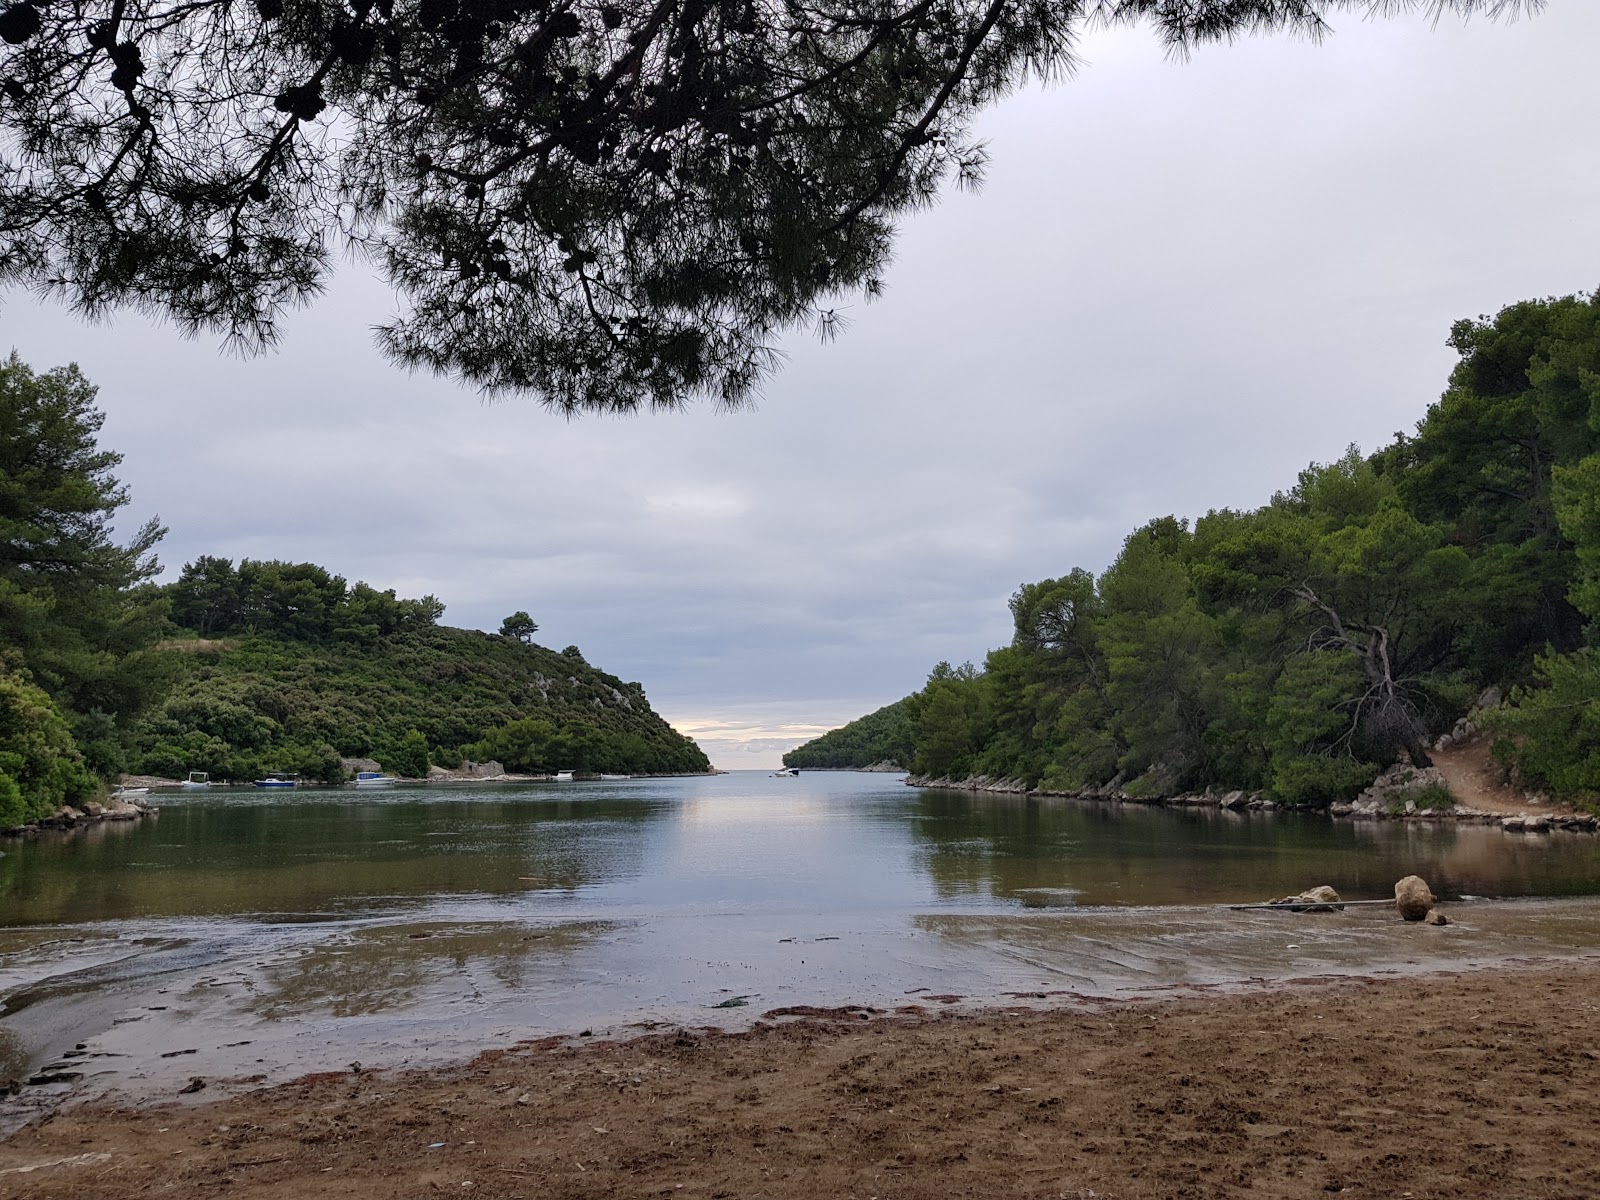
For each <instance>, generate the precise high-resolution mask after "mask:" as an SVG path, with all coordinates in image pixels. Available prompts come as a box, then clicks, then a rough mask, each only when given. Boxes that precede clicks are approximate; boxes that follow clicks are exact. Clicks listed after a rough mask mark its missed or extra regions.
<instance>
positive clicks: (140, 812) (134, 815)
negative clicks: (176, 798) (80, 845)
mask: <svg viewBox="0 0 1600 1200" xmlns="http://www.w3.org/2000/svg"><path fill="white" fill-rule="evenodd" d="M160 812H161V810H160V809H159V808H156V807H155V806H154V805H151V804H146V803H145V802H144V801H143V800H142V799H138V798H121V797H116V796H113V797H111V798H109V799H108V800H106V802H105V803H103V804H102V803H101V802H100V801H98V800H85V801H84V802H83V803H82V804H79V805H77V806H73V805H71V804H63V805H62V806H61V807H60V808H58V809H56V811H55V812H53V813H51V814H50V815H49V816H48V817H40V818H38V819H37V820H33V821H29V822H28V823H27V824H26V825H18V826H15V827H14V828H11V829H0V837H10V838H16V837H27V836H29V835H30V834H35V833H39V832H40V831H42V830H46V829H77V828H79V827H80V826H84V825H96V824H99V823H100V822H101V821H138V820H141V819H142V818H144V817H153V816H156V815H157V814H159V813H160Z"/></svg>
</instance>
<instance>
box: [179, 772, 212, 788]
mask: <svg viewBox="0 0 1600 1200" xmlns="http://www.w3.org/2000/svg"><path fill="white" fill-rule="evenodd" d="M179 786H180V787H186V788H203V787H210V786H211V776H210V775H209V774H208V773H207V772H205V771H190V772H189V778H187V779H185V780H184V781H183V783H182V784H180V785H179Z"/></svg>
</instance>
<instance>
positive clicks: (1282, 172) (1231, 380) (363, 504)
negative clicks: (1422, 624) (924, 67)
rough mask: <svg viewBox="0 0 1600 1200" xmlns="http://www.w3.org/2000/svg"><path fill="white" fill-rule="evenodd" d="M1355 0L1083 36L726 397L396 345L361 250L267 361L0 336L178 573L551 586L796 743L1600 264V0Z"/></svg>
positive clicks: (719, 719) (724, 754) (204, 346)
mask: <svg viewBox="0 0 1600 1200" xmlns="http://www.w3.org/2000/svg"><path fill="white" fill-rule="evenodd" d="M1339 24H1340V28H1339V30H1338V33H1337V35H1336V36H1335V37H1334V38H1333V39H1332V40H1330V41H1329V42H1327V43H1325V44H1324V45H1322V46H1310V45H1307V44H1304V43H1300V42H1294V41H1289V40H1283V39H1273V40H1261V41H1253V42H1246V43H1241V44H1239V45H1236V46H1233V47H1222V48H1213V49H1208V50H1206V51H1204V52H1203V53H1201V54H1199V55H1198V56H1197V57H1196V58H1195V59H1193V60H1192V61H1190V62H1188V63H1184V64H1175V63H1172V62H1169V61H1167V60H1165V59H1164V58H1163V56H1162V54H1161V51H1160V49H1159V47H1157V46H1156V45H1155V44H1154V43H1153V41H1152V40H1151V39H1150V38H1148V36H1146V35H1143V34H1138V33H1122V34H1117V35H1102V36H1097V37H1095V38H1093V39H1091V40H1090V41H1089V42H1087V43H1086V45H1085V47H1084V50H1085V54H1086V57H1087V58H1088V60H1089V62H1088V65H1087V67H1086V68H1085V69H1084V70H1083V71H1082V72H1081V73H1080V74H1079V75H1078V77H1077V78H1075V79H1073V80H1070V81H1067V82H1064V83H1060V84H1057V85H1054V86H1052V87H1050V88H1047V89H1037V88H1035V89H1030V90H1028V91H1025V92H1023V93H1021V94H1019V95H1017V96H1015V97H1014V98H1012V99H1011V100H1010V101H1008V102H1007V103H1005V104H1004V105H1002V106H1000V107H998V108H996V109H994V110H993V111H992V112H990V113H989V114H988V115H987V117H986V118H985V120H984V122H983V125H982V134H983V136H984V137H985V138H986V139H987V140H988V143H989V146H990V151H991V159H992V163H991V167H990V170H989V173H988V179H987V184H986V186H985V187H984V189H983V190H982V191H981V192H980V193H978V194H976V195H969V194H958V193H952V194H950V195H948V196H947V197H946V198H945V199H944V201H943V202H942V203H941V204H940V205H939V206H938V207H937V208H936V209H935V210H934V211H932V212H929V213H925V214H921V215H918V216H916V217H914V218H913V219H910V220H908V221H907V222H906V223H905V226H904V229H903V231H902V236H901V239H900V243H899V253H898V257H897V261H896V265H895V267H894V269H893V270H892V271H891V272H890V274H889V276H888V279H887V282H888V291H887V294H886V295H885V297H884V298H882V299H881V300H879V301H876V302H874V303H872V304H870V305H869V304H865V303H863V302H861V301H859V300H851V301H848V302H847V303H846V305H845V306H844V311H845V312H846V314H847V315H848V317H849V319H850V321H851V326H850V328H849V330H848V332H847V333H846V334H845V335H844V336H843V337H842V338H841V339H840V340H839V341H838V342H836V343H834V344H832V345H828V346H821V345H818V344H816V343H815V342H813V341H811V340H810V339H809V338H808V337H806V336H805V335H796V336H793V337H791V338H790V339H789V342H788V343H787V345H786V350H787V353H788V355H789V362H788V366H787V368H786V369H785V370H784V371H783V372H782V374H781V375H780V376H779V377H778V378H777V379H775V380H774V381H773V382H772V383H771V384H770V385H769V386H768V388H767V389H766V395H765V397H764V399H763V400H762V401H761V402H760V404H759V405H758V406H757V407H755V408H754V409H750V410H745V411H742V412H738V413H731V414H730V413H719V412H716V411H714V410H713V409H711V408H710V407H709V406H706V407H702V408H700V409H697V410H695V411H691V412H688V413H684V414H677V415H653V416H643V417H632V418H621V419H619V418H590V417H585V418H581V419H579V420H577V421H574V422H568V421H566V420H564V419H563V418H560V417H557V416H553V415H550V414H548V413H546V412H545V411H544V410H543V409H541V408H540V407H539V406H538V405H537V404H536V403H533V402H531V401H508V402H503V403H498V404H494V405H486V404H484V403H483V402H482V401H481V400H480V399H479V398H478V396H477V395H476V394H474V393H473V392H471V391H468V390H464V389H461V388H459V387H457V386H455V385H453V384H450V383H448V382H445V381H442V380H438V379H435V378H431V377H424V376H412V375H406V374H404V373H402V372H400V371H398V370H396V369H394V368H393V367H391V366H389V365H388V364H387V363H385V362H384V361H383V360H382V359H381V358H379V356H378V355H377V354H376V353H375V352H374V350H373V348H372V342H371V337H370V333H369V330H370V327H371V326H372V325H373V324H375V323H376V322H377V321H379V320H380V319H382V318H383V317H385V316H387V315H388V314H389V313H390V312H391V311H392V309H393V308H394V303H395V302H394V300H393V298H392V296H391V295H390V294H389V293H388V291H387V290H386V289H385V288H384V287H383V286H382V285H381V284H379V283H377V282H374V281H373V280H371V279H370V278H368V277H367V276H366V274H365V273H364V272H363V271H361V270H359V269H351V270H348V271H346V272H345V273H344V274H343V275H342V276H341V277H340V278H338V279H337V280H336V281H335V282H334V285H333V287H332V288H331V290H330V292H329V294H328V295H327V296H326V297H325V298H324V299H323V300H322V301H321V302H320V303H319V304H318V305H316V306H315V307H314V308H313V309H311V310H309V311H307V312H305V313H303V314H300V315H298V316H297V317H295V318H294V319H292V320H291V321H290V322H289V323H288V333H287V337H286V339H285V342H284V345H283V347H282V349H281V350H280V351H278V352H277V353H275V354H273V355H271V356H268V357H265V358H258V359H254V360H248V361H240V360H238V359H235V358H232V357H229V356H227V355H225V354H222V353H220V352H219V350H218V347H217V346H216V344H215V343H213V342H208V341H200V342H188V341H184V340H183V339H181V338H180V337H179V336H178V335H177V334H175V333H174V332H172V331H171V330H170V329H168V328H165V327H162V326H159V325H150V324H148V323H146V322H144V321H143V320H141V319H139V318H137V317H135V316H132V315H127V316H123V317H121V318H119V319H118V320H117V321H116V322H115V323H114V324H111V325H108V326H107V325H98V326H90V325H86V324H84V323H83V322H81V321H79V320H78V319H76V318H74V317H72V316H70V315H69V314H67V313H65V312H64V311H62V310H60V309H57V308H53V307H49V306H41V305H39V304H37V303H36V302H35V301H34V300H33V299H32V298H31V297H29V296H27V295H26V294H22V293H13V294H11V295H10V296H9V298H8V299H7V300H6V302H5V306H4V308H3V309H0V335H3V336H0V346H3V345H4V344H10V345H14V346H15V347H16V349H17V350H18V351H19V352H20V353H21V355H22V357H23V358H24V359H25V360H27V361H28V362H29V363H31V364H32V365H34V366H35V367H38V368H44V367H47V366H52V365H55V364H58V363H61V362H65V361H69V360H74V361H76V362H78V363H79V364H80V365H81V366H82V367H83V369H84V370H85V371H86V372H87V373H88V375H89V377H90V378H91V379H92V380H93V381H94V382H96V383H97V384H98V385H99V386H100V389H101V391H100V402H101V406H102V407H103V409H104V410H105V411H106V413H107V421H106V425H105V429H104V433H103V442H104V444H105V445H107V446H108V447H110V448H113V449H116V450H119V451H121V452H122V453H123V454H125V455H126V461H125V463H124V466H123V470H122V477H123V478H124V479H125V480H126V481H127V482H128V483H129V484H130V486H131V488H132V491H133V505H132V509H131V511H130V514H129V518H128V520H127V521H125V522H124V524H125V525H127V526H129V527H131V525H132V523H133V522H134V521H136V520H142V519H143V518H145V517H147V516H149V515H151V514H152V513H159V514H160V516H161V518H162V519H163V521H165V522H166V523H167V524H168V525H169V526H170V528H171V533H170V534H169V535H168V537H167V540H166V542H165V543H164V545H163V551H162V560H163V562H164V563H166V564H168V566H169V568H170V569H171V570H173V571H175V570H176V568H178V567H179V566H181V565H182V564H183V563H184V562H185V561H187V560H189V559H192V558H194V557H195V556H196V555H199V554H220V555H226V556H229V557H233V558H238V557H242V556H248V557H255V558H284V559H293V560H312V561H315V562H319V563H322V564H324V565H325V566H327V567H329V568H331V569H333V570H335V571H337V572H339V573H340V574H343V575H344V576H346V577H347V578H349V579H351V580H355V579H365V580H367V581H368V582H369V583H372V584H373V585H375V586H377V587H380V588H384V587H393V588H396V589H398V590H399V592H400V593H401V594H402V595H420V594H421V593H423V592H432V593H434V594H436V595H438V596H439V597H440V598H441V599H442V600H444V601H445V603H446V604H447V605H448V609H447V612H446V614H445V621H446V622H447V623H450V624H456V625H465V626H475V627H479V628H486V629H493V628H496V627H498V625H499V622H500V618H501V617H503V616H505V615H506V614H507V613H509V612H511V611H513V610H515V609H527V610H528V611H529V612H530V613H532V614H533V616H534V618H535V619H536V620H537V621H538V622H539V624H540V626H541V630H540V634H539V640H541V641H543V642H545V643H546V644H548V645H551V646H554V647H558V648H559V647H561V646H564V645H567V644H569V643H576V644H577V645H578V646H579V647H581V649H582V650H583V652H584V654H585V656H586V657H587V658H588V660H589V661H590V662H591V663H594V664H596V665H597V666H601V667H603V668H605V669H606V670H609V671H612V672H614V673H615V674H617V675H620V676H621V677H622V678H623V679H627V680H638V681H640V682H642V683H643V684H644V686H645V689H646V692H647V694H648V695H649V697H650V699H651V701H652V702H653V703H654V705H655V707H656V708H657V709H658V710H659V711H660V712H662V713H663V715H665V716H666V717H667V718H668V719H670V720H672V721H673V722H674V723H675V724H676V725H677V726H678V727H679V728H680V729H682V730H684V731H685V732H688V733H690V734H692V735H693V736H695V737H696V738H697V739H698V740H699V741H700V744H701V745H702V746H703V747H705V749H706V750H707V752H708V753H709V754H710V755H711V757H712V760H713V761H714V762H715V763H717V764H718V765H719V766H723V767H729V768H739V767H765V766H771V765H773V764H775V763H776V761H777V757H778V755H779V754H780V753H781V752H782V751H783V750H784V749H787V748H788V747H790V746H793V745H796V744H798V743H799V742H800V741H802V740H804V739H805V738H807V737H809V736H814V735H815V734H816V733H820V732H822V731H823V730H825V729H827V728H830V727H832V726H835V725H838V724H841V723H843V722H844V721H847V720H849V719H851V718H854V717H856V716H859V715H861V714H862V713H864V712H867V711H869V710H871V709H873V708H876V707H878V706H880V705H882V704H886V703H888V702H889V701H891V700H895V699H897V698H899V697H900V696H902V695H905V694H906V693H907V692H909V691H912V690H914V689H916V688H918V687H920V686H921V684H922V682H923V680H924V678H925V677H926V675H927V672H928V669H929V668H930V667H931V666H932V665H933V664H934V663H935V662H936V661H938V660H939V659H949V660H952V661H955V662H960V661H962V660H963V659H969V658H970V659H973V660H975V661H980V662H981V660H982V656H983V654H984V653H985V651H986V650H988V649H989V648H991V647H993V646H996V645H999V644H1001V643H1003V642H1005V641H1006V640H1007V639H1008V637H1009V632H1010V630H1009V614H1008V612H1007V610H1006V599H1007V598H1008V597H1009V595H1010V594H1011V592H1012V591H1013V590H1015V588H1016V587H1017V585H1018V584H1020V583H1022V582H1024V581H1026V580H1034V579H1041V578H1046V577H1049V576H1055V575H1060V574H1063V573H1064V572H1066V571H1067V570H1069V569H1070V568H1072V567H1073V566H1080V565H1081V566H1085V567H1088V568H1091V569H1093V570H1095V571H1099V570H1101V569H1103V568H1104V567H1105V566H1106V565H1107V564H1108V563H1109V562H1110V560H1111V559H1112V557H1113V556H1114V555H1115V554H1116V552H1117V549H1118V547H1119V546H1120V544H1121V541H1122V538H1123V537H1124V536H1125V534H1126V533H1127V532H1128V531H1129V530H1131V529H1132V528H1134V527H1135V526H1136V525H1138V524H1141V523H1142V522H1144V521H1146V520H1148V519H1149V518H1151V517H1154V516H1159V515H1162V514H1165V513H1177V514H1179V515H1183V516H1190V517H1193V516H1197V515H1200V514H1203V513H1204V512H1205V511H1206V510H1207V509H1209V508H1214V507H1222V506H1252V507H1253V506H1255V505H1258V504H1261V503H1263V502H1265V501H1266V500H1267V499H1268V498H1269V497H1270V496H1271V493H1272V492H1273V491H1274V490H1276V489H1278V488H1281V487H1284V486H1286V485H1288V484H1291V483H1292V482H1293V479H1294V474H1295V472H1296V471H1297V470H1298V469H1299V468H1301V467H1302V466H1304V465H1305V464H1306V463H1307V462H1308V461H1311V460H1313V459H1316V460H1327V459H1329V458H1332V457H1335V456H1336V455H1338V454H1339V453H1340V452H1341V451H1342V450H1343V448H1344V447H1345V446H1346V445H1348V444H1349V443H1351V442H1356V443H1359V444H1360V445H1361V446H1362V447H1363V449H1368V450H1370V449H1372V448H1374V447H1375V446H1377V445H1379V444H1380V443H1383V442H1386V441H1388V440H1389V438H1390V437H1391V436H1392V435H1393V434H1394V432H1395V431H1397V430H1402V429H1410V428H1411V427H1412V426H1413V425H1414V424H1415V422H1416V421H1417V420H1418V419H1419V418H1420V417H1421V416H1422V413H1423V411H1424V409H1425V408H1426V406H1427V404H1428V403H1429V402H1430V401H1431V400H1432V399H1434V398H1435V397H1436V396H1437V395H1438V393H1439V391H1440V388H1441V386H1442V384H1443V382H1444V379H1445V376H1446V374H1447V372H1448V371H1449V368H1450V365H1451V362H1452V360H1453V356H1452V354H1451V352H1450V351H1449V350H1448V348H1447V347H1446V346H1445V345H1444V339H1445V336H1446V334H1447V332H1448V330H1449V326H1450V323H1451V322H1452V321H1454V320H1455V319H1457V318H1459V317H1463V316H1474V315H1478V314H1485V313H1492V312H1494V311H1496V310H1497V309H1499V308H1500V307H1502V306H1504V305H1505V304H1508V303H1511V302H1513V301H1516V300H1519V299H1525V298H1529V297H1535V296H1546V295H1558V294H1565V293H1570V292H1573V291H1579V290H1589V289H1591V288H1593V287H1595V286H1596V285H1597V284H1600V138H1597V135H1596V131H1597V130H1600V89H1597V88H1596V87H1595V85H1594V63H1595V60H1596V56H1597V53H1600V5H1595V4H1593V3H1591V2H1589V0H1551V2H1550V5H1549V9H1548V11H1547V12H1546V13H1545V14H1544V15H1542V16H1540V17H1538V18H1535V19H1532V20H1522V21H1520V22H1517V23H1514V24H1509V25H1507V24H1494V23H1490V22H1487V21H1481V20H1480V21H1475V22H1473V23H1471V24H1470V25H1467V26H1463V25H1462V24H1461V23H1459V22H1457V21H1451V20H1446V21H1444V22H1443V23H1441V24H1440V25H1439V26H1438V27H1437V28H1434V27H1431V26H1430V25H1429V24H1428V22H1426V21H1425V20H1423V19H1421V18H1418V17H1412V18H1408V19H1403V20H1394V21H1386V22H1376V23H1365V22H1362V21H1359V20H1357V19H1355V18H1353V17H1352V18H1346V19H1342V20H1341V21H1340V23H1339Z"/></svg>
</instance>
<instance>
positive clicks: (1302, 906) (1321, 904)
mask: <svg viewBox="0 0 1600 1200" xmlns="http://www.w3.org/2000/svg"><path fill="white" fill-rule="evenodd" d="M1268 903H1269V904H1282V905H1287V906H1291V907H1293V908H1295V909H1296V910H1298V911H1300V912H1343V911H1344V903H1343V901H1341V900H1340V899H1339V893H1338V892H1336V891H1334V890H1333V889H1332V888H1331V887H1329V886H1328V885H1327V884H1325V883H1324V884H1322V885H1321V886H1320V887H1314V888H1308V889H1307V890H1305V891H1303V892H1301V893H1300V894H1299V895H1298V896H1284V897H1282V898H1281V899H1278V900H1269V901H1268Z"/></svg>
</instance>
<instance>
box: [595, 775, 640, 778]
mask: <svg viewBox="0 0 1600 1200" xmlns="http://www.w3.org/2000/svg"><path fill="white" fill-rule="evenodd" d="M600 778H601V779H632V778H633V776H632V775H601V776H600Z"/></svg>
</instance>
